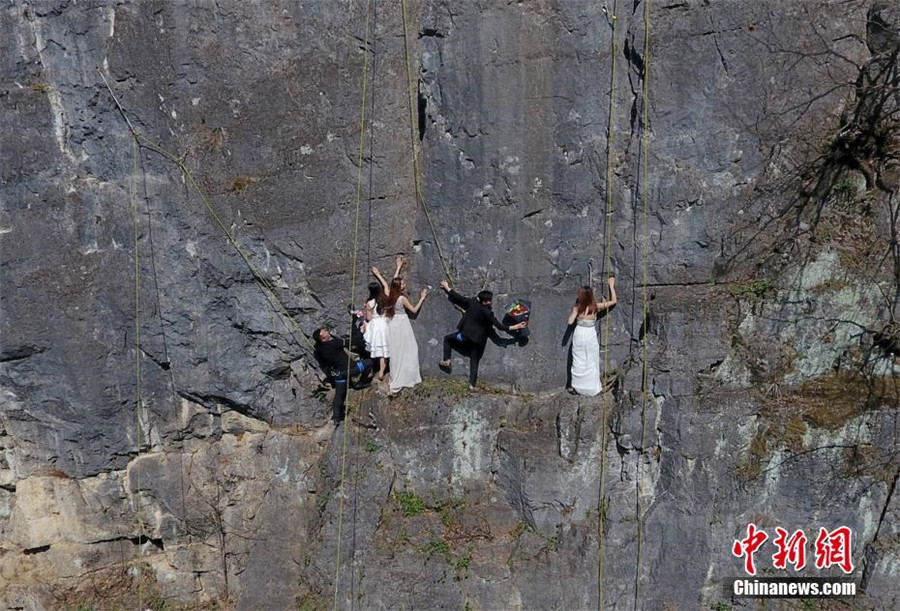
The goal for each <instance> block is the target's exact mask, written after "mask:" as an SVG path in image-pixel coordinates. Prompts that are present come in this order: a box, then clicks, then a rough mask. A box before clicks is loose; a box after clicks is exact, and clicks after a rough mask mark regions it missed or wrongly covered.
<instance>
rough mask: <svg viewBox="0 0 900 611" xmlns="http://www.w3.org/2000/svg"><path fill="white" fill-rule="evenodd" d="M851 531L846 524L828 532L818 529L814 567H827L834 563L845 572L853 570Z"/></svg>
mask: <svg viewBox="0 0 900 611" xmlns="http://www.w3.org/2000/svg"><path fill="white" fill-rule="evenodd" d="M852 537H853V531H851V530H850V529H849V528H848V527H846V526H841V527H840V528H835V529H834V530H832V531H831V532H828V531H827V530H826V529H824V528H820V529H819V536H818V537H816V568H817V569H827V568H830V567H832V566H834V565H837V566H839V567H841V570H842V571H844V572H845V573H851V572H852V571H853V559H852V558H851V556H850V548H851V543H852Z"/></svg>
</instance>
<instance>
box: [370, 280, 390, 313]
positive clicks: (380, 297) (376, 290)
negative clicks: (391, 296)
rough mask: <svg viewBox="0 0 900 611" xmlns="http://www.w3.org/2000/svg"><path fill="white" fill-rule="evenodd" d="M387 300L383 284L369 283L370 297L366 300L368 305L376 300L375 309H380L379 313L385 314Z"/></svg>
mask: <svg viewBox="0 0 900 611" xmlns="http://www.w3.org/2000/svg"><path fill="white" fill-rule="evenodd" d="M385 298H386V295H385V294H384V291H383V290H382V289H381V283H380V282H370V283H369V296H368V298H366V303H369V302H370V301H372V300H374V301H375V307H376V308H378V311H379V312H383V311H384V302H385Z"/></svg>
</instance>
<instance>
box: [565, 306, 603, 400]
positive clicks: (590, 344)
mask: <svg viewBox="0 0 900 611" xmlns="http://www.w3.org/2000/svg"><path fill="white" fill-rule="evenodd" d="M596 322H597V321H595V320H581V319H579V320H577V321H576V326H575V333H574V334H573V335H572V388H573V389H574V390H575V392H577V393H578V394H579V395H584V396H587V397H593V396H595V395H598V394H600V391H601V390H602V385H601V384H600V342H599V341H597V332H596V331H595V330H594V324H595V323H596Z"/></svg>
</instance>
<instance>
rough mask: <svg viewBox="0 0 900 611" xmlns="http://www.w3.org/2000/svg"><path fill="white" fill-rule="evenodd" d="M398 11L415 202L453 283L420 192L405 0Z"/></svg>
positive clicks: (402, 0)
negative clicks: (400, 16)
mask: <svg viewBox="0 0 900 611" xmlns="http://www.w3.org/2000/svg"><path fill="white" fill-rule="evenodd" d="M400 12H401V13H402V16H403V50H404V52H405V54H406V86H407V96H406V101H407V104H408V106H409V139H410V144H411V146H412V154H413V184H414V186H415V195H416V204H417V205H420V206H422V210H423V211H424V212H425V219H426V220H427V221H428V226H429V227H430V228H431V236H432V238H433V239H434V246H435V249H436V250H437V253H438V258H439V259H440V260H441V267H443V269H444V276H446V277H447V281H448V282H450V283H451V284H453V276H452V275H451V274H450V267H449V265H448V264H447V259H446V258H445V257H444V251H443V250H442V249H441V242H440V240H438V236H437V231H436V230H435V228H434V222H433V221H432V220H431V213H430V212H429V211H428V203H427V202H426V201H425V196H424V195H423V193H422V183H421V177H420V170H419V145H418V142H417V140H416V119H415V111H414V108H415V100H416V95H415V91H414V90H413V78H412V56H411V54H410V51H409V33H408V29H409V28H408V26H407V19H406V0H400Z"/></svg>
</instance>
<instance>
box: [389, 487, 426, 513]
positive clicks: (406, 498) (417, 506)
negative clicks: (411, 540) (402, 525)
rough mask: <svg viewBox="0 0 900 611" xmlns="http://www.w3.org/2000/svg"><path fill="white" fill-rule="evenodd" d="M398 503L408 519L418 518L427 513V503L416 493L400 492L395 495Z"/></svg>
mask: <svg viewBox="0 0 900 611" xmlns="http://www.w3.org/2000/svg"><path fill="white" fill-rule="evenodd" d="M395 498H396V499H397V502H398V503H399V504H400V511H402V512H403V515H405V516H406V517H412V516H417V515H419V514H420V513H423V512H424V511H425V501H423V500H422V497H420V496H419V495H418V494H416V493H415V492H407V491H405V490H404V491H403V492H398V493H397V494H396V495H395Z"/></svg>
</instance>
